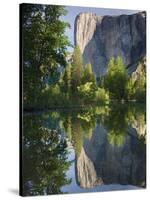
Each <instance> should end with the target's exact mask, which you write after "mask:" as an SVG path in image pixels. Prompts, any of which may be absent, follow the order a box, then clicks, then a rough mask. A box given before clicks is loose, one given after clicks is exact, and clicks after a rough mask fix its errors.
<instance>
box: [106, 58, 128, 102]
mask: <svg viewBox="0 0 150 200" xmlns="http://www.w3.org/2000/svg"><path fill="white" fill-rule="evenodd" d="M127 80H128V75H127V71H126V68H125V65H124V63H123V60H122V58H121V57H117V58H116V59H115V58H111V59H110V61H109V63H108V73H107V74H106V76H105V81H104V86H105V88H106V90H108V91H109V93H110V97H111V98H112V99H118V100H121V99H124V98H125V90H126V84H127Z"/></svg>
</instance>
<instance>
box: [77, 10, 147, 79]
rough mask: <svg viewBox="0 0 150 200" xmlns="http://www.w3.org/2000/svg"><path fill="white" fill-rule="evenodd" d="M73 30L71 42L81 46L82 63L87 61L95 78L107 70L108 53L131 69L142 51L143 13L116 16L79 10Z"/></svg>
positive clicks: (143, 44) (144, 15)
mask: <svg viewBox="0 0 150 200" xmlns="http://www.w3.org/2000/svg"><path fill="white" fill-rule="evenodd" d="M74 31H75V32H74V40H75V45H79V47H80V49H81V52H82V54H83V61H84V64H87V63H89V62H90V63H91V64H92V66H93V71H94V72H95V73H96V75H97V77H99V76H102V75H104V74H105V73H106V72H107V64H108V61H109V59H110V57H112V56H114V57H116V56H121V57H122V58H123V60H124V62H125V64H126V66H127V67H129V68H132V66H134V65H135V63H137V62H138V61H139V60H140V59H141V58H143V57H144V56H145V54H146V14H145V13H144V12H140V13H136V14H133V15H120V16H97V15H96V14H93V13H81V14H79V15H78V16H77V17H76V20H75V29H74ZM129 71H133V70H132V69H131V70H129Z"/></svg>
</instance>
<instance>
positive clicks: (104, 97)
mask: <svg viewBox="0 0 150 200" xmlns="http://www.w3.org/2000/svg"><path fill="white" fill-rule="evenodd" d="M95 101H96V102H97V103H98V104H101V103H102V104H104V103H108V101H109V95H108V92H106V90H105V89H104V88H98V89H97V90H96V92H95Z"/></svg>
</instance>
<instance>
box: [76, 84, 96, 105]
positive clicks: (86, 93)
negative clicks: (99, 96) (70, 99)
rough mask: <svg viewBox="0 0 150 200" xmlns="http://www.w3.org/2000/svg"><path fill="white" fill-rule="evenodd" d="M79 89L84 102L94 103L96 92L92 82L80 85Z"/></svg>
mask: <svg viewBox="0 0 150 200" xmlns="http://www.w3.org/2000/svg"><path fill="white" fill-rule="evenodd" d="M77 88H78V92H79V96H80V97H81V98H82V99H83V100H84V102H91V101H92V100H93V101H94V97H95V91H94V85H93V83H92V82H86V83H85V84H84V85H80V86H78V87H77Z"/></svg>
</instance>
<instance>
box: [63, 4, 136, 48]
mask: <svg viewBox="0 0 150 200" xmlns="http://www.w3.org/2000/svg"><path fill="white" fill-rule="evenodd" d="M66 9H67V11H68V14H67V15H66V16H63V17H61V19H62V20H64V21H66V22H69V24H70V26H71V29H67V30H66V35H67V36H68V37H69V39H70V41H71V43H72V44H74V21H75V18H76V16H77V15H78V14H79V13H81V12H92V13H96V14H97V15H101V16H104V15H121V14H128V15H130V14H133V13H137V12H139V10H121V9H107V8H89V7H77V6H67V7H66ZM68 50H69V51H71V48H68Z"/></svg>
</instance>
